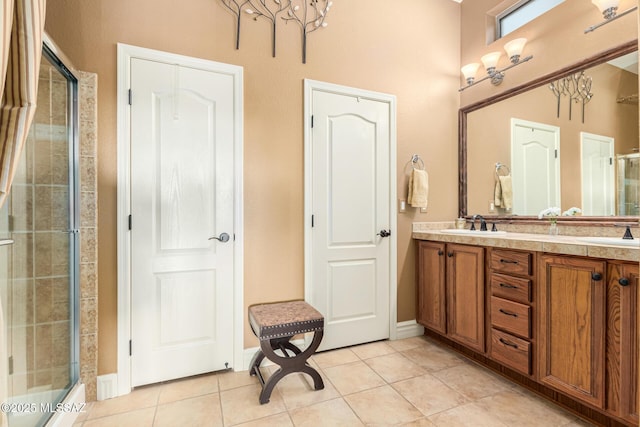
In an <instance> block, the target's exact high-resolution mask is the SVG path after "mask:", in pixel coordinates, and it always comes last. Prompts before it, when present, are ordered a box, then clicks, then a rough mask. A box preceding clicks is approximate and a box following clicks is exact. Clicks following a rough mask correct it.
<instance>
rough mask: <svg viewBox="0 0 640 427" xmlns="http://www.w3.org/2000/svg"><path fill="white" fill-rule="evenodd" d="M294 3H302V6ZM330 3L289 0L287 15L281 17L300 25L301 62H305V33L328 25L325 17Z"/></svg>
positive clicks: (316, 0)
mask: <svg viewBox="0 0 640 427" xmlns="http://www.w3.org/2000/svg"><path fill="white" fill-rule="evenodd" d="M307 2H309V3H307ZM296 3H302V8H301V7H300V5H299V4H296ZM332 4H333V2H332V1H328V0H291V1H290V4H289V10H288V11H287V16H283V17H282V19H284V20H285V21H286V22H289V21H293V22H295V23H296V24H298V25H299V26H300V31H301V32H302V63H303V64H306V63H307V35H308V34H310V33H312V32H314V31H316V30H318V29H320V28H324V27H326V26H327V25H328V24H327V23H326V22H325V19H326V17H327V13H329V9H330V8H331V5H332Z"/></svg>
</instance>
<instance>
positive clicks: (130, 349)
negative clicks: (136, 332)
mask: <svg viewBox="0 0 640 427" xmlns="http://www.w3.org/2000/svg"><path fill="white" fill-rule="evenodd" d="M132 354H133V345H132V343H131V340H129V356H131V355H132Z"/></svg>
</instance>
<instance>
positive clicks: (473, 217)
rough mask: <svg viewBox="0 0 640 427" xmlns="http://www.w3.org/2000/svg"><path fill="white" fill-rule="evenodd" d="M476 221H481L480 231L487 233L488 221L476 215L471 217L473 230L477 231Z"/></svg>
mask: <svg viewBox="0 0 640 427" xmlns="http://www.w3.org/2000/svg"><path fill="white" fill-rule="evenodd" d="M476 219H479V220H480V231H487V221H485V219H484V217H483V216H482V215H478V214H476V215H474V216H472V217H471V230H475V229H476Z"/></svg>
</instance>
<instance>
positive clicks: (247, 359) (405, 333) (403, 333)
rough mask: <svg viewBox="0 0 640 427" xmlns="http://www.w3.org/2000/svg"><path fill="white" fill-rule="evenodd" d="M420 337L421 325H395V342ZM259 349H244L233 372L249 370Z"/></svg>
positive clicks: (408, 322) (266, 361) (410, 322)
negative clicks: (241, 361) (239, 361)
mask: <svg viewBox="0 0 640 427" xmlns="http://www.w3.org/2000/svg"><path fill="white" fill-rule="evenodd" d="M421 335H424V327H423V326H421V325H418V323H417V322H416V321H415V320H408V321H406V322H398V323H397V324H396V340H401V339H404V338H411V337H418V336H421ZM292 343H293V344H295V345H297V346H298V347H300V346H303V345H304V340H294V341H292ZM259 349H260V347H251V348H245V349H244V353H243V358H242V360H243V363H242V369H234V370H235V371H239V370H242V371H247V370H249V365H250V364H251V358H253V355H254V354H256V351H258V350H259ZM269 364H272V363H271V362H270V361H269V360H268V359H265V361H264V362H263V366H267V365H269Z"/></svg>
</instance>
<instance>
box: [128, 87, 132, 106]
mask: <svg viewBox="0 0 640 427" xmlns="http://www.w3.org/2000/svg"><path fill="white" fill-rule="evenodd" d="M128 96H129V100H128V102H129V105H131V103H132V99H133V93H132V92H131V89H129V94H128Z"/></svg>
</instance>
